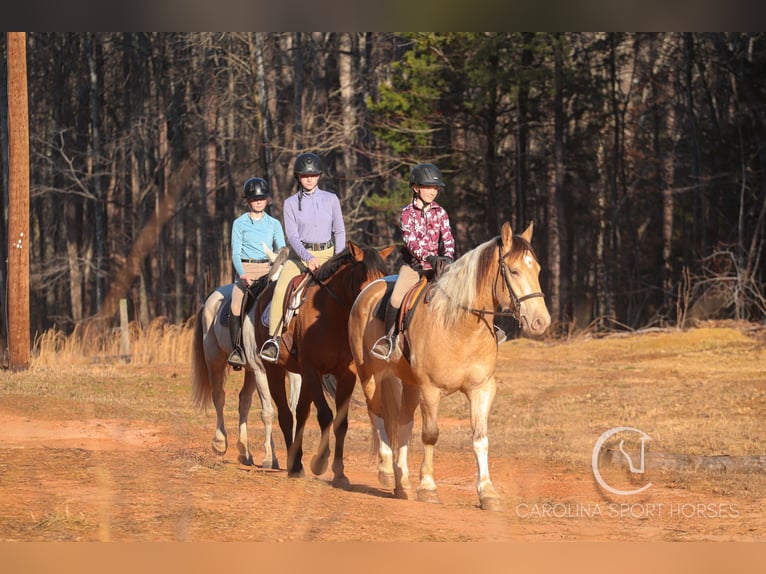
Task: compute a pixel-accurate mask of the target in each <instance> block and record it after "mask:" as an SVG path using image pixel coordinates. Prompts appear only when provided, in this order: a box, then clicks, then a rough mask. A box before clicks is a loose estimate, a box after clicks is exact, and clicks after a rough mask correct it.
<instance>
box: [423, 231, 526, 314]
mask: <svg viewBox="0 0 766 574" xmlns="http://www.w3.org/2000/svg"><path fill="white" fill-rule="evenodd" d="M500 244H501V240H500V236H496V237H494V238H492V239H490V240H488V241H486V242H484V243H482V244H480V245H478V246H476V247H475V248H473V249H472V250H470V251H468V252H466V253H465V254H464V255H463V256H462V257H459V258H458V259H456V260H455V262H454V263H452V264H450V265H449V266H448V267H447V269H446V271H445V272H444V274H443V275H442V276H441V277H440V278H439V280H438V281H437V282H436V292H435V294H434V298H433V299H432V302H431V311H432V312H433V313H435V314H436V315H438V316H439V317H440V318H441V320H442V321H443V324H444V326H445V327H450V326H452V325H453V324H454V323H455V321H456V320H457V319H458V317H459V316H460V313H461V311H464V310H465V309H468V308H471V307H473V305H474V301H475V299H476V294H477V293H478V292H479V290H480V289H481V287H482V285H483V284H484V282H485V281H487V280H488V278H487V273H488V272H489V270H490V269H492V264H493V261H497V257H498V255H497V249H498V247H499V246H500ZM528 252H531V253H532V255H533V256H534V257H535V259H537V256H536V255H535V252H534V250H533V249H532V245H530V243H529V242H528V241H527V240H526V239H524V238H523V237H521V236H520V235H514V236H513V243H512V245H511V251H510V253H509V255H510V256H511V257H512V258H514V259H515V258H516V257H523V256H524V255H525V254H526V253H528ZM489 280H491V279H489ZM487 310H488V311H494V309H487Z"/></svg>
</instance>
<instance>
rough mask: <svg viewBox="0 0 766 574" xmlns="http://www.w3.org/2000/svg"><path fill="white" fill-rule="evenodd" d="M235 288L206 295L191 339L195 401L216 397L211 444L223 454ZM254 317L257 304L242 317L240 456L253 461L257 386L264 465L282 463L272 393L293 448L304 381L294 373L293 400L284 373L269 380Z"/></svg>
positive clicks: (275, 269)
mask: <svg viewBox="0 0 766 574" xmlns="http://www.w3.org/2000/svg"><path fill="white" fill-rule="evenodd" d="M282 255H283V256H282V257H280V259H281V260H282V261H281V262H276V261H275V262H274V266H273V267H272V273H271V275H272V277H271V278H272V281H271V282H270V283H271V284H272V285H273V283H274V281H273V279H274V276H275V275H276V274H278V272H279V270H280V269H281V263H282V262H284V259H285V256H286V255H287V251H286V250H285V252H284V254H282ZM232 290H233V285H232V284H228V285H224V286H222V287H219V288H217V289H216V290H215V291H213V292H212V293H211V294H210V295H209V296H208V297H207V299H206V300H205V302H204V304H203V305H202V307H201V308H200V310H199V312H198V313H197V317H196V321H195V325H194V338H193V343H192V399H193V401H194V404H195V405H196V406H198V407H200V408H204V407H206V406H208V405H209V404H210V402H211V400H212V402H213V405H214V406H215V412H216V427H215V436H214V437H213V441H212V448H213V452H215V453H216V454H219V455H223V454H224V453H225V452H226V449H227V448H228V439H227V435H226V427H225V426H224V420H223V408H224V403H225V400H226V392H225V391H224V382H225V381H226V375H227V373H228V371H229V366H228V363H227V359H228V356H229V353H231V350H232V344H231V339H230V335H229V328H228V323H227V321H228V309H229V305H230V302H231V294H232ZM259 298H260V297H259ZM255 318H256V315H255V305H253V306H252V308H251V309H250V311H249V312H248V313H247V315H246V316H245V317H243V320H242V335H241V337H242V348H243V349H244V351H245V356H246V357H247V366H246V367H245V381H244V384H243V385H242V389H241V390H240V392H239V435H238V439H237V448H238V449H239V461H240V462H241V463H243V464H246V465H252V464H253V456H252V454H251V453H250V447H249V445H248V436H247V417H248V414H249V413H250V406H251V404H252V402H253V392H254V391H255V390H256V389H257V390H258V396H259V397H260V400H261V420H262V421H263V426H264V430H265V434H266V437H265V443H264V449H265V453H264V457H263V462H262V464H261V466H262V467H263V468H279V462H278V460H277V456H276V453H275V452H274V439H273V437H272V424H273V421H274V406H273V405H272V398H273V400H274V402H275V403H276V404H277V416H278V417H279V426H280V428H281V429H282V433H283V434H284V437H285V444H286V446H287V447H288V448H289V446H290V444H291V442H292V438H293V433H294V431H293V415H294V412H295V406H296V405H297V402H298V394H299V393H300V386H301V380H300V376H299V375H296V374H293V373H290V374H289V385H290V399H289V404H288V398H287V393H286V389H285V374H284V372H283V373H282V379H281V382H280V381H278V380H277V379H268V378H267V371H266V370H265V369H264V365H263V363H262V362H261V360H260V358H259V357H258V346H257V345H256V342H255V334H254V333H255V331H254V328H253V325H254V324H255V322H256V319H255Z"/></svg>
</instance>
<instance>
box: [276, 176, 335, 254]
mask: <svg viewBox="0 0 766 574" xmlns="http://www.w3.org/2000/svg"><path fill="white" fill-rule="evenodd" d="M299 196H300V209H298V200H299ZM282 209H283V213H284V225H285V235H286V237H287V242H288V243H289V244H290V247H292V249H293V251H295V253H297V254H298V257H300V258H301V259H302V260H303V261H308V260H309V259H311V257H312V255H311V254H310V253H309V252H308V250H307V249H306V248H305V247H304V246H303V242H306V243H324V242H326V241H330V239H333V240H334V241H335V253H340V252H341V251H343V250H344V249H345V248H346V226H345V225H344V223H343V214H342V213H341V210H340V201H339V200H338V196H337V195H335V194H334V193H330V192H329V191H324V190H322V189H319V188H316V189H315V190H314V192H313V193H310V194H309V193H303V194H302V195H300V194H299V193H295V194H293V195H291V196H290V197H288V198H287V199H286V200H285V203H284V205H283V206H282Z"/></svg>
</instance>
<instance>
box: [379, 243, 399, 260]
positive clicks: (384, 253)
mask: <svg viewBox="0 0 766 574" xmlns="http://www.w3.org/2000/svg"><path fill="white" fill-rule="evenodd" d="M394 249H396V245H389V246H388V247H384V248H383V249H379V250H378V253H379V254H380V257H381V259H383V261H385V260H386V259H388V256H389V255H391V253H393V251H394Z"/></svg>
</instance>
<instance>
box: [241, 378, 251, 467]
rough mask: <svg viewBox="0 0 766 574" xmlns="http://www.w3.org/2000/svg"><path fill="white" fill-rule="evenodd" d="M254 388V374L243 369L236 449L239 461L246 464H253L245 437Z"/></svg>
mask: <svg viewBox="0 0 766 574" xmlns="http://www.w3.org/2000/svg"><path fill="white" fill-rule="evenodd" d="M254 390H255V375H254V374H253V373H252V372H251V371H245V382H244V383H243V384H242V389H240V391H239V435H238V436H237V449H238V450H239V462H240V463H241V464H244V465H247V466H253V455H252V454H251V453H250V446H249V441H248V437H247V417H248V415H249V414H250V407H251V406H252V404H253V391H254Z"/></svg>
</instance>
